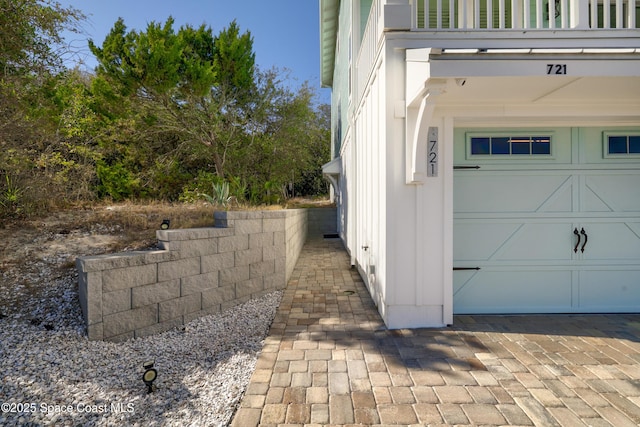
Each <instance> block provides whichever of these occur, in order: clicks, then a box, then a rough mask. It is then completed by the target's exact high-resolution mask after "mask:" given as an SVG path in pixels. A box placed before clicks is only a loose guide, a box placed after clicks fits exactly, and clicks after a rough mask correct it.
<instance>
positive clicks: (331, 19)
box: [320, 0, 340, 87]
mask: <svg viewBox="0 0 640 427" xmlns="http://www.w3.org/2000/svg"><path fill="white" fill-rule="evenodd" d="M339 13H340V0H320V83H321V84H322V86H323V87H331V86H332V85H333V67H334V64H335V58H336V37H337V35H338V16H339Z"/></svg>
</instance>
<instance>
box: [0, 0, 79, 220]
mask: <svg viewBox="0 0 640 427" xmlns="http://www.w3.org/2000/svg"><path fill="white" fill-rule="evenodd" d="M82 19H84V16H83V15H82V13H81V12H79V11H78V10H76V9H73V8H63V7H62V6H60V4H59V3H57V2H54V1H47V0H45V1H40V0H0V28H1V30H0V67H1V68H0V70H1V73H0V175H2V176H5V177H7V178H6V179H3V181H2V183H0V194H1V193H4V194H8V193H12V194H13V196H12V203H11V204H10V205H11V209H7V206H6V204H5V206H4V207H0V209H2V212H0V214H3V215H9V216H16V215H27V214H29V213H30V212H32V211H34V210H37V209H39V208H41V207H42V206H43V204H44V203H45V202H46V201H47V200H49V198H50V197H47V195H48V194H52V193H53V192H54V189H55V188H54V187H55V185H52V183H51V182H50V181H49V179H48V178H49V176H48V174H47V171H46V170H43V169H42V168H41V167H40V160H41V154H42V153H43V152H46V151H47V150H51V147H52V146H53V145H55V144H56V143H57V137H56V134H55V120H52V114H55V105H54V104H52V98H51V89H52V88H53V87H55V85H56V78H57V77H56V76H57V73H58V72H60V71H61V70H62V69H63V65H62V57H63V55H64V54H65V53H67V50H66V49H65V47H64V46H63V45H62V44H61V41H62V37H61V33H62V31H63V30H71V31H78V28H79V24H80V22H81V21H82ZM51 151H53V150H51ZM16 189H19V191H16Z"/></svg>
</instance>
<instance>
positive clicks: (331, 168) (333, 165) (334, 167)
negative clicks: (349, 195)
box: [322, 157, 342, 192]
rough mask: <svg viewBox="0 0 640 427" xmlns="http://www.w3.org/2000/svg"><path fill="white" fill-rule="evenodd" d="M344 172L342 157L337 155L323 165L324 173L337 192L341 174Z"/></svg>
mask: <svg viewBox="0 0 640 427" xmlns="http://www.w3.org/2000/svg"><path fill="white" fill-rule="evenodd" d="M341 174H342V158H341V157H336V158H335V159H333V160H331V161H330V162H329V163H325V164H324V165H322V175H323V176H324V177H325V178H326V179H327V180H328V181H329V182H330V183H331V185H332V186H333V189H334V190H335V191H336V192H337V191H338V187H339V183H340V175H341Z"/></svg>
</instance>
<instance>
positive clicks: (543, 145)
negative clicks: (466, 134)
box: [469, 135, 551, 158]
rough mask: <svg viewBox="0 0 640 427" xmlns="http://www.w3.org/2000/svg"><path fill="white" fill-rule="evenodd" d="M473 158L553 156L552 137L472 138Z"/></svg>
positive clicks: (470, 144) (470, 141) (471, 150)
mask: <svg viewBox="0 0 640 427" xmlns="http://www.w3.org/2000/svg"><path fill="white" fill-rule="evenodd" d="M469 146H470V152H471V155H472V156H492V157H493V156H496V157H507V158H508V157H511V156H517V157H523V156H540V155H541V156H549V155H551V137H550V136H529V135H527V136H522V135H519V136H501V135H500V136H471V137H470V138H469Z"/></svg>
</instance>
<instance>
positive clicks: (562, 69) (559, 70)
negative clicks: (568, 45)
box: [547, 64, 567, 74]
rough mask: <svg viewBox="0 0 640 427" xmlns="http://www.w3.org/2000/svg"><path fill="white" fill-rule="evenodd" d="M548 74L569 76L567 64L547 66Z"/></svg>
mask: <svg viewBox="0 0 640 427" xmlns="http://www.w3.org/2000/svg"><path fill="white" fill-rule="evenodd" d="M547 74H567V64H547Z"/></svg>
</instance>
